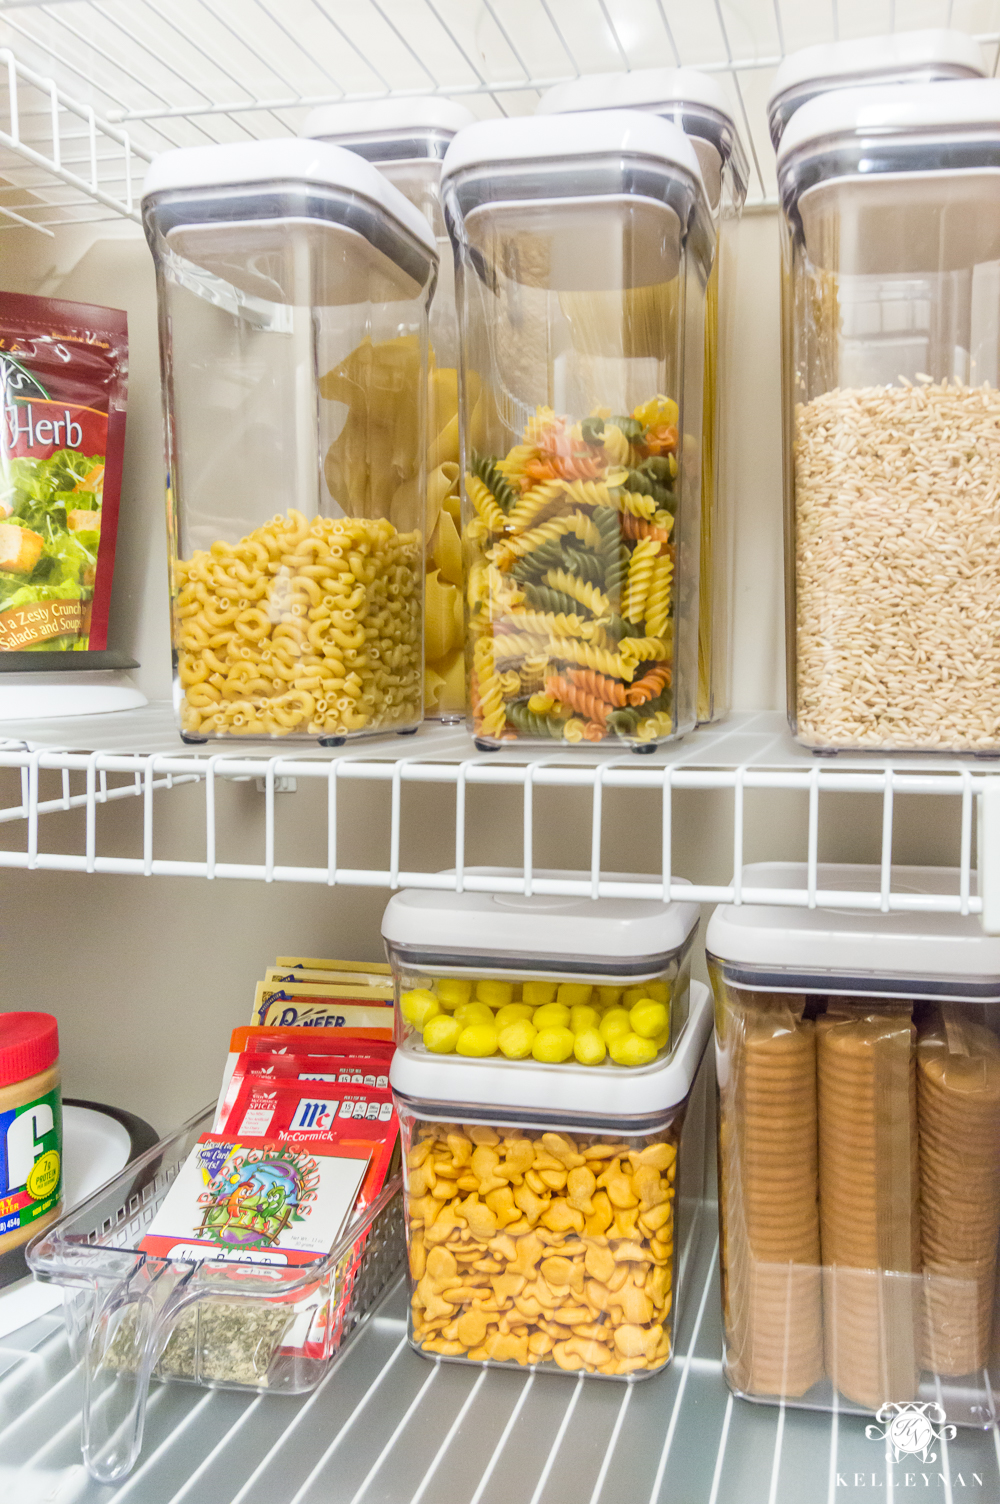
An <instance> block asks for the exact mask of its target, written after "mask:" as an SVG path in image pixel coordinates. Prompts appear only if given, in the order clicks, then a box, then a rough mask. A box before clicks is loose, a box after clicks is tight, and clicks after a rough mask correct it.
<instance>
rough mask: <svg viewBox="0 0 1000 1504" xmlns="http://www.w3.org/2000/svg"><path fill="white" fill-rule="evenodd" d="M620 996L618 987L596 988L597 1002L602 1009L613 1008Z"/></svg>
mask: <svg viewBox="0 0 1000 1504" xmlns="http://www.w3.org/2000/svg"><path fill="white" fill-rule="evenodd" d="M621 995H622V989H621V988H620V987H598V989H597V1001H598V1003H599V1004H600V1006H601V1007H602V1008H614V1007H615V1006H616V1005H617V1003H618V1000H619V998H620V997H621Z"/></svg>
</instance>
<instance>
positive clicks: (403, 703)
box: [173, 510, 423, 737]
mask: <svg viewBox="0 0 1000 1504" xmlns="http://www.w3.org/2000/svg"><path fill="white" fill-rule="evenodd" d="M422 576H423V548H422V542H421V536H420V534H419V533H418V532H411V533H399V532H397V531H396V529H395V527H394V526H393V524H392V523H391V522H390V521H388V519H378V518H372V517H342V518H332V517H314V518H313V519H312V521H311V522H309V521H307V520H306V518H305V517H304V516H303V515H302V513H301V512H297V511H295V510H291V511H289V513H288V515H287V516H282V515H280V514H279V515H278V516H276V517H273V518H272V519H271V521H270V522H268V523H266V524H265V525H264V526H263V527H259V528H255V529H254V531H253V532H252V533H249V534H248V535H247V536H246V537H245V538H243V539H241V541H240V542H239V543H236V544H234V545H229V544H227V543H213V544H212V546H211V548H210V549H208V550H207V551H205V550H201V549H198V550H196V552H195V553H194V554H193V555H192V557H191V558H190V559H180V560H178V561H177V563H176V564H175V565H174V591H173V612H174V641H175V644H176V647H177V679H178V683H179V686H180V692H181V695H182V701H181V717H182V719H181V724H182V727H183V729H184V731H186V732H188V733H189V734H191V735H194V736H204V737H219V736H291V735H308V736H331V737H336V736H348V735H350V734H352V733H357V732H362V731H378V730H391V729H393V728H394V727H399V726H408V725H412V724H413V723H414V722H416V721H417V720H418V719H419V717H420V706H421V670H422V658H421V651H420V634H421V620H420V604H421V595H422V584H423V579H422Z"/></svg>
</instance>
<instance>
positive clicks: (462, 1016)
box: [455, 1003, 496, 1029]
mask: <svg viewBox="0 0 1000 1504" xmlns="http://www.w3.org/2000/svg"><path fill="white" fill-rule="evenodd" d="M455 1021H456V1023H460V1024H461V1025H462V1028H463V1029H464V1028H465V1026H466V1024H493V1023H495V1021H496V1020H495V1018H494V1014H493V1009H492V1008H488V1007H487V1006H486V1004H485V1003H459V1005H458V1007H457V1008H456V1009H455Z"/></svg>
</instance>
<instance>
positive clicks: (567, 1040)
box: [531, 1029, 574, 1065]
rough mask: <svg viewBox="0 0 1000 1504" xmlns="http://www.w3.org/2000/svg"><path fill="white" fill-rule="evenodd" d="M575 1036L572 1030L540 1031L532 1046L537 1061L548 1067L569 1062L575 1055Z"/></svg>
mask: <svg viewBox="0 0 1000 1504" xmlns="http://www.w3.org/2000/svg"><path fill="white" fill-rule="evenodd" d="M573 1044H574V1040H573V1034H572V1031H571V1030H570V1029H539V1031H538V1033H537V1034H536V1035H535V1039H534V1043H533V1044H532V1046H531V1053H532V1055H534V1057H535V1059H536V1060H543V1061H545V1063H546V1065H558V1064H559V1063H560V1062H561V1061H563V1060H568V1059H569V1057H570V1056H571V1055H572V1053H573Z"/></svg>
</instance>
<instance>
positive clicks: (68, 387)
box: [0, 292, 128, 667]
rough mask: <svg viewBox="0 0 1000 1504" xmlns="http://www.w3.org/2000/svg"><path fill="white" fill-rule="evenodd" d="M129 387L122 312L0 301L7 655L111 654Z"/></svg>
mask: <svg viewBox="0 0 1000 1504" xmlns="http://www.w3.org/2000/svg"><path fill="white" fill-rule="evenodd" d="M127 379H128V321H127V317H126V315H125V313H124V312H122V311H120V310H119V309H115V308H97V307H92V306H91V305H89V304H86V303H65V302H61V301H58V300H56V299H53V298H33V297H27V296H23V295H21V294H18V293H8V292H2V293H0V407H2V412H0V653H2V652H6V653H21V652H31V653H44V652H49V653H52V652H62V651H66V650H70V651H77V652H87V651H91V652H100V651H102V650H103V649H105V648H106V647H107V638H108V610H109V607H110V603H111V578H112V573H113V570H114V561H115V535H116V532H117V527H118V501H119V496H120V493H121V479H122V451H123V448H124V442H125V391H126V384H127ZM0 664H2V660H0ZM9 666H13V665H12V664H11V665H9ZM54 666H55V662H54V661H53V667H54Z"/></svg>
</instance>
